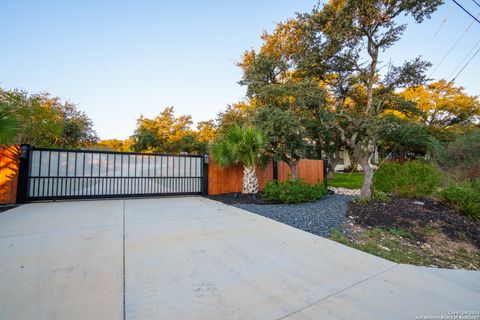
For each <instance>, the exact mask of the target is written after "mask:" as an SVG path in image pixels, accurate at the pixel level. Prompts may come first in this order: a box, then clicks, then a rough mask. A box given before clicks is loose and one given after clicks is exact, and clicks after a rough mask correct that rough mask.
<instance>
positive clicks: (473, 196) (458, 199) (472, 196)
mask: <svg viewBox="0 0 480 320" xmlns="http://www.w3.org/2000/svg"><path fill="white" fill-rule="evenodd" d="M439 196H440V197H441V198H442V199H444V200H445V201H447V202H449V203H451V204H453V205H454V206H455V207H456V208H457V209H458V210H459V211H460V212H461V213H463V214H465V215H466V216H468V217H469V218H470V219H472V220H480V179H477V180H476V181H473V182H470V181H464V182H462V183H458V184H457V183H452V184H450V185H448V186H447V187H446V188H445V189H443V190H442V191H440V192H439Z"/></svg>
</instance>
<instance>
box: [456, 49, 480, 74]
mask: <svg viewBox="0 0 480 320" xmlns="http://www.w3.org/2000/svg"><path fill="white" fill-rule="evenodd" d="M479 52H480V48H478V50H477V51H476V52H475V53H474V54H473V56H472V57H471V58H470V60H468V61H467V63H465V65H464V66H463V67H462V69H460V71H458V73H457V75H456V76H455V77H454V78H453V79H452V81H450V82H453V81H455V79H457V77H458V76H459V75H460V73H462V71H463V70H464V69H465V68H466V67H467V66H468V65H469V63H470V62H472V60H473V58H475V56H476V55H477V54H478V53H479Z"/></svg>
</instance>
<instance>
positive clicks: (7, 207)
mask: <svg viewBox="0 0 480 320" xmlns="http://www.w3.org/2000/svg"><path fill="white" fill-rule="evenodd" d="M18 206H19V205H18V204H2V205H0V213H1V212H4V211H7V210H10V209H13V208H16V207H18Z"/></svg>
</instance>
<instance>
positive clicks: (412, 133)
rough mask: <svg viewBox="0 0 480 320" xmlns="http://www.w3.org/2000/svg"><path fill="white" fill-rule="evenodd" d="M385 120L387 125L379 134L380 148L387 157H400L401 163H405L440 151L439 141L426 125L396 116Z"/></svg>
mask: <svg viewBox="0 0 480 320" xmlns="http://www.w3.org/2000/svg"><path fill="white" fill-rule="evenodd" d="M385 120H386V122H385V125H384V126H383V127H382V128H381V129H380V132H379V146H380V149H381V151H383V152H384V153H385V154H386V155H389V156H396V155H398V159H399V160H400V162H404V161H405V160H406V159H408V158H416V157H418V156H426V155H427V154H428V153H429V152H430V153H432V152H435V151H436V150H437V149H438V147H439V143H438V141H437V140H436V139H435V138H434V137H433V136H432V135H431V134H430V133H429V131H428V128H427V127H426V126H425V125H422V124H419V123H415V122H411V121H407V120H405V119H401V118H399V117H396V116H389V117H388V119H385Z"/></svg>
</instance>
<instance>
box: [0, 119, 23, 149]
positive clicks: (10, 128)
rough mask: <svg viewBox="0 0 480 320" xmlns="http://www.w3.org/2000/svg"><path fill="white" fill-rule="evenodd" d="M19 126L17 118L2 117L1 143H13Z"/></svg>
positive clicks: (0, 126)
mask: <svg viewBox="0 0 480 320" xmlns="http://www.w3.org/2000/svg"><path fill="white" fill-rule="evenodd" d="M18 128H19V123H18V121H17V119H14V118H7V117H3V118H0V144H11V143H12V142H13V140H14V139H15V134H16V133H17V131H18Z"/></svg>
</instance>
